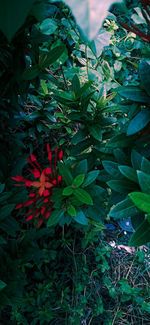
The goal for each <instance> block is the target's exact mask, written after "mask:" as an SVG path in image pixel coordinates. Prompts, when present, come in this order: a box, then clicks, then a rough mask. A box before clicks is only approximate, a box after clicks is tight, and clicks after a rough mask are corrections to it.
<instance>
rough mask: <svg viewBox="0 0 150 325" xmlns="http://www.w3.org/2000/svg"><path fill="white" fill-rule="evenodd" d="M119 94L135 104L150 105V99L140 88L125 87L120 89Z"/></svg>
mask: <svg viewBox="0 0 150 325" xmlns="http://www.w3.org/2000/svg"><path fill="white" fill-rule="evenodd" d="M118 92H119V94H120V95H121V96H123V97H125V98H127V99H129V100H131V101H133V102H138V103H149V102H150V97H149V96H148V95H147V94H146V93H145V92H144V91H143V90H142V89H140V88H137V86H136V87H132V86H124V87H121V88H120V89H119V91H118Z"/></svg>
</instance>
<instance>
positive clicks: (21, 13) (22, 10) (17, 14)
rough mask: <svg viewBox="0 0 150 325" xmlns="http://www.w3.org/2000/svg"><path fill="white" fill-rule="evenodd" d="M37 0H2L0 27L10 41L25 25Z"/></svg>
mask: <svg viewBox="0 0 150 325" xmlns="http://www.w3.org/2000/svg"><path fill="white" fill-rule="evenodd" d="M34 1H35V0H22V1H20V0H13V1H12V0H5V1H4V0H1V2H0V8H1V10H0V29H1V30H2V32H3V33H4V35H5V36H6V37H7V39H8V40H9V41H11V39H12V38H13V37H14V35H15V33H16V32H17V30H18V29H19V28H20V27H21V26H22V25H23V23H24V22H25V19H26V17H27V15H28V12H29V10H30V9H31V7H32V5H33V3H34Z"/></svg>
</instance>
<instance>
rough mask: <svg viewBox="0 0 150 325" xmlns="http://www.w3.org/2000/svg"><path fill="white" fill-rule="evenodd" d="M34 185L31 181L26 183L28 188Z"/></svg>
mask: <svg viewBox="0 0 150 325" xmlns="http://www.w3.org/2000/svg"><path fill="white" fill-rule="evenodd" d="M32 183H33V182H31V181H26V182H25V184H26V186H28V187H31V186H32Z"/></svg>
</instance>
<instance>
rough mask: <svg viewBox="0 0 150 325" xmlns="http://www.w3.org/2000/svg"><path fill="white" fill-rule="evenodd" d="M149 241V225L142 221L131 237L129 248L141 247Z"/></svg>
mask: <svg viewBox="0 0 150 325" xmlns="http://www.w3.org/2000/svg"><path fill="white" fill-rule="evenodd" d="M149 241H150V223H149V222H148V221H147V220H144V221H143V222H142V224H141V225H140V226H139V227H138V228H137V230H136V232H135V233H134V234H133V235H132V236H131V239H130V242H129V246H141V245H144V244H146V243H148V242H149Z"/></svg>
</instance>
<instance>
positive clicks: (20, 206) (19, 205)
mask: <svg viewBox="0 0 150 325" xmlns="http://www.w3.org/2000/svg"><path fill="white" fill-rule="evenodd" d="M22 207H23V203H22V204H18V205H16V207H15V209H20V208H22Z"/></svg>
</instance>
